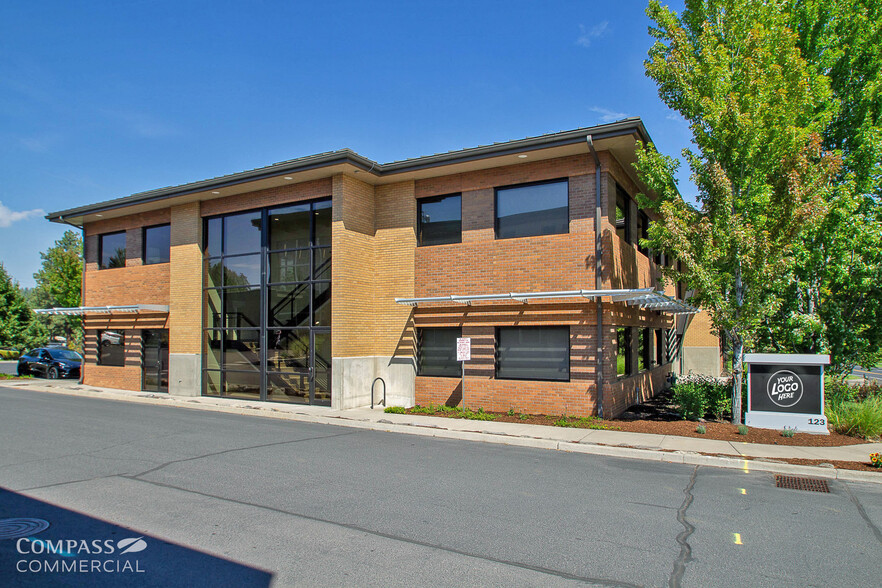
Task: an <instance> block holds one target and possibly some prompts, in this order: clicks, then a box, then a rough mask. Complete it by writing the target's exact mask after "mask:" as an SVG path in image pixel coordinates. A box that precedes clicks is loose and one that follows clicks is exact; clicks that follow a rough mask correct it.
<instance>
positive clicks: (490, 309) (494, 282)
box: [84, 151, 715, 415]
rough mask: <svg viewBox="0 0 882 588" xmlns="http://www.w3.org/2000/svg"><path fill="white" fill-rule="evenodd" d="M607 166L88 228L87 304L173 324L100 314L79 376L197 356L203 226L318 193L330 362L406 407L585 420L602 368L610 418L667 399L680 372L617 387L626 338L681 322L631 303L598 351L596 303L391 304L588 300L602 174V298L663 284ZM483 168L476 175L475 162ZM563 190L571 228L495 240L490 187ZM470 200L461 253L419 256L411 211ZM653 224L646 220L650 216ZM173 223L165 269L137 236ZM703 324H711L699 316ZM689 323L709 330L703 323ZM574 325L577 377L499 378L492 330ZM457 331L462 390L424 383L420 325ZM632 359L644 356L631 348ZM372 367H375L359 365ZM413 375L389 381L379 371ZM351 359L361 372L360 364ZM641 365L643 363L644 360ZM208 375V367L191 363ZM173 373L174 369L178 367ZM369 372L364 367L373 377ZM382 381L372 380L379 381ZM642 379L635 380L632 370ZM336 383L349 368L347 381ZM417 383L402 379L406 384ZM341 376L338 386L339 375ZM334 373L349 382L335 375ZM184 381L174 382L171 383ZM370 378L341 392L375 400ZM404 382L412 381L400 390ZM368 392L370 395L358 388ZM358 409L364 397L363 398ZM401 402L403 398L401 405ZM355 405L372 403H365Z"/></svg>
mask: <svg viewBox="0 0 882 588" xmlns="http://www.w3.org/2000/svg"><path fill="white" fill-rule="evenodd" d="M599 156H600V163H601V167H600V169H595V164H594V159H593V157H591V156H590V155H589V154H587V153H581V154H577V155H566V156H562V157H551V158H547V159H539V160H530V161H526V160H525V161H520V160H513V159H512V160H509V161H516V162H515V163H508V164H505V165H500V164H498V163H495V164H493V165H487V166H486V168H484V169H472V170H470V171H463V172H459V173H450V172H445V171H444V168H443V167H440V168H439V169H437V170H434V171H433V173H432V174H426V173H422V174H419V175H417V176H415V177H413V178H409V179H402V180H400V181H396V180H395V179H394V178H384V179H382V181H378V180H377V179H376V178H375V177H373V176H370V175H369V174H368V173H365V172H360V171H351V170H350V171H347V172H345V173H343V172H340V171H339V169H335V170H333V171H329V172H328V175H327V176H326V177H319V178H315V177H314V176H315V173H312V176H313V177H312V178H311V179H309V180H306V181H297V178H292V180H291V183H290V184H287V185H283V186H276V187H272V188H266V189H261V190H253V191H242V193H238V194H235V195H229V196H218V195H215V194H214V193H212V195H210V196H209V195H208V194H207V193H206V195H205V197H203V198H201V199H192V198H191V199H190V200H189V201H181V202H179V203H174V205H169V206H167V207H165V208H159V209H158V210H154V211H150V212H142V213H138V214H130V215H125V216H120V217H117V218H112V219H102V220H94V221H91V222H87V223H85V225H84V226H85V258H86V265H85V276H84V283H85V295H84V304H85V305H87V306H97V305H117V304H163V305H168V306H169V309H170V310H169V313H168V314H167V315H165V314H160V315H149V314H142V315H136V316H125V317H121V316H110V317H108V316H107V315H95V316H89V317H87V318H86V320H85V326H86V327H85V328H86V350H87V352H86V364H85V366H84V375H85V381H86V383H89V384H94V385H101V386H110V387H118V388H128V389H140V387H141V378H142V373H141V339H140V337H141V332H142V330H143V329H153V328H157V329H160V328H166V329H169V335H170V336H169V340H170V352H171V354H172V355H188V356H194V357H195V356H201V353H202V346H203V334H202V316H203V312H204V309H203V286H204V284H203V275H205V273H206V272H205V267H204V266H205V261H204V260H203V251H202V238H203V237H202V227H203V221H204V219H205V218H207V217H212V216H215V215H221V214H228V213H233V212H240V211H245V210H253V209H257V208H263V207H269V206H274V205H285V204H291V203H295V202H301V201H307V200H314V199H318V198H331V199H332V205H333V210H332V238H331V246H332V252H333V253H332V258H333V263H332V266H331V281H332V305H331V313H332V314H331V316H332V318H331V337H332V356H333V361H334V362H335V364H336V363H338V362H339V364H340V365H343V364H344V363H346V362H350V363H346V365H350V366H352V370H355V371H354V372H351V373H356V372H358V370H362V371H361V372H358V373H362V374H363V378H368V377H370V378H372V377H373V376H374V375H383V376H384V377H387V378H388V377H392V378H400V377H402V376H401V374H405V375H404V377H405V379H406V378H408V377H409V378H410V381H411V383H410V386H411V392H410V396H409V398H411V399H412V400H410V401H409V402H413V401H415V402H416V403H421V404H427V403H435V404H438V403H447V404H460V405H466V406H469V407H473V408H477V407H483V408H485V409H488V410H508V409H510V408H513V409H515V410H518V411H525V412H529V413H537V414H552V415H557V414H564V413H566V414H571V415H588V414H596V413H597V412H598V408H599V407H598V405H597V402H598V396H599V395H598V390H597V379H598V369H600V370H602V372H603V373H602V375H603V381H604V388H603V397H604V406H603V409H604V413H605V414H606V415H611V414H612V415H615V414H618V413H620V412H622V411H623V410H624V409H625V408H627V406H629V405H630V404H633V403H635V402H639V401H641V400H645V399H646V398H648V397H650V396H652V395H653V394H655V393H657V392H658V390H660V389H661V387H662V386H663V385H664V382H665V378H666V376H667V375H668V373H669V372H670V371H671V367H672V366H671V365H670V364H665V365H662V366H655V367H653V368H651V369H649V370H645V371H643V372H641V373H636V374H635V375H632V376H629V377H626V378H618V377H617V376H616V349H615V340H616V330H615V329H616V327H625V326H633V327H639V328H652V329H661V328H671V327H672V326H673V320H672V318H671V315H667V314H659V313H657V312H653V311H649V310H640V309H639V308H637V307H633V306H627V305H625V304H624V303H613V302H612V301H611V300H610V299H608V298H607V299H604V301H603V317H602V321H603V331H602V340H598V329H597V306H596V305H595V303H594V302H593V301H590V300H583V301H576V300H573V299H569V300H567V301H565V302H561V301H552V300H536V301H531V302H530V303H529V304H523V303H520V302H515V301H510V302H508V301H507V302H495V303H480V302H478V303H474V304H472V305H471V306H464V305H452V306H451V305H423V304H421V305H420V306H419V307H418V308H411V307H408V306H403V305H400V304H397V303H396V302H395V298H396V297H401V298H409V297H429V296H446V295H449V294H459V295H469V294H472V295H474V294H488V293H505V292H536V291H558V290H578V289H594V287H595V262H596V260H595V218H594V215H595V189H596V175H595V174H598V173H599V174H600V178H601V180H600V188H601V194H600V201H601V214H602V218H601V230H602V232H601V243H602V283H603V286H604V288H613V289H617V288H644V287H655V288H660V289H661V288H663V289H664V290H665V292H667V293H669V294H674V292H675V287H674V285H673V284H665V283H664V281H663V280H661V277H660V272H659V269H658V268H657V267H656V264H655V262H654V260H653V259H650V258H649V257H647V256H646V255H644V254H643V253H641V252H639V251H638V247H637V245H636V239H637V236H636V218H637V205H636V203H632V204H631V206H632V210H631V223H632V234H634V235H635V239H634V241H635V243H626V242H624V241H623V240H622V239H620V238H619V237H618V236H617V234H616V229H615V226H614V223H613V222H611V220H610V211H611V210H615V195H616V185H617V184H618V185H621V186H622V187H623V188H624V189H625V191H627V192H628V193H629V194H630V195H631V196H632V197H633V196H634V195H636V193H637V192H639V191H640V189H639V186H638V184H637V183H636V181H635V179H634V177H633V174H632V173H631V172H630V171H628V170H629V166H626V165H623V164H622V163H620V161H619V160H618V159H617V158H616V157H615V156H614V155H613V154H612V153H611V152H608V151H601V152H600V153H599ZM473 167H480V166H473ZM556 179H566V180H567V181H568V189H569V219H568V221H569V222H568V232H567V233H564V234H552V235H542V236H535V237H523V238H511V239H496V236H495V219H496V214H495V190H496V189H497V188H500V187H507V186H513V185H519V184H524V183H530V182H541V181H548V180H556ZM448 194H460V195H461V203H462V239H461V242H460V243H454V244H448V245H437V246H428V247H420V246H417V231H418V219H417V204H418V201H419V199H420V198H427V197H433V196H441V195H448ZM650 217H651V215H650ZM162 223H170V224H171V248H170V262H169V263H165V264H156V265H142V259H141V249H142V247H143V243H142V235H143V227H146V226H152V225H156V224H162ZM116 231H126V254H127V258H126V264H125V267H123V268H116V269H106V270H98V259H97V258H98V236H99V235H100V234H104V233H109V232H116ZM699 316H701V315H699ZM695 324H697V325H699V326H700V329H701V330H703V331H707V330H708V325H707V324H706V321H705V319H704V318H702V319H700V321H698V322H696V323H695ZM540 325H545V326H566V327H568V328H569V343H570V379H569V381H568V382H548V381H533V380H505V379H499V378H497V377H496V370H495V353H496V341H495V333H496V328H497V327H504V326H540ZM441 326H457V327H461V328H462V333H463V336H465V337H471V338H472V354H473V355H472V360H471V361H470V362H469V363H468V364H467V367H466V374H465V376H466V377H465V390H464V391H463V389H462V384H461V380H460V379H459V378H439V377H426V376H414V375H413V374H414V369H415V367H414V366H415V362H416V355H417V340H416V333H417V331H416V330H417V329H418V328H422V327H441ZM101 329H116V330H124V331H125V332H126V340H125V357H126V360H125V366H122V367H113V366H100V365H96V356H95V348H96V345H97V337H98V332H99V330H101ZM686 340H687V342H689V343H690V344H695V345H714V344H715V339H714V338H713V337H712V336H710V335H707V334H705V335H694V334H687V339H686ZM632 355H634V356H635V357H636V341H635V342H634V349H633V350H632ZM366 358H371V360H372V361H374V362H375V363H374V364H372V365H373V366H374V367H370V368H366V367H365V366H366V365H368V364H366V363H364V362H363V363H358V361H361V360H366ZM376 361H380V362H381V363H384V364H386V367H388V365H392V364H398V365H399V366H410V367H409V368H408V369H409V370H410V371H409V372H408V371H407V369H405V370H404V371H400V370H399V371H398V372H395V373H394V374H392V373H391V372H388V371H383V370H384V369H385V368H384V367H383V366H382V365H380V366H379V367H377V366H378V365H379V364H377V363H376ZM353 362H354V363H353ZM634 362H635V365H636V359H635V360H634ZM193 365H196V366H197V367H196V368H195V369H196V370H197V371H198V370H199V369H200V368H199V367H198V366H199V365H201V364H193ZM173 367H174V366H173ZM334 369H335V372H334V373H335V376H334V378H335V381H334V382H333V391H334V392H333V394H336V395H341V394H344V395H350V394H355V393H354V392H352V391H351V390H350V388H347V387H344V384H343V382H342V381H341V380H342V379H343V378H349V377H350V376H347V375H346V373H347V372H345V371H341V370H338V369H337V367H335V368H334ZM365 370H367V371H365ZM371 370H372V371H371ZM635 371H636V370H635ZM338 372H340V373H338ZM408 373H409V374H410V375H409V376H407V374H408ZM341 374H342V375H341ZM338 378H339V380H338ZM171 380H172V381H174V380H175V375H174V374H172V375H171ZM369 385H370V382H369V381H356V382H354V383H353V382H349V381H348V380H347V383H346V386H349V387H353V386H354V387H355V388H359V389H362V388H364V389H369V388H368V387H369ZM405 387H406V386H405ZM359 393H360V392H359ZM359 398H361V397H360V396H359ZM403 398H405V400H402V402H405V403H407V402H408V401H407V400H406V398H408V396H407V394H405V395H404V397H403ZM359 402H362V403H365V402H364V401H363V400H359Z"/></svg>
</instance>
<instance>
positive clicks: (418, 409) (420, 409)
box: [410, 404, 438, 414]
mask: <svg viewBox="0 0 882 588" xmlns="http://www.w3.org/2000/svg"><path fill="white" fill-rule="evenodd" d="M436 412H438V411H437V410H435V407H434V406H432V405H431V404H430V405H429V406H420V405H419V404H417V405H416V406H414V407H413V408H411V409H410V414H435V413H436Z"/></svg>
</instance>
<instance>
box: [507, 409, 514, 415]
mask: <svg viewBox="0 0 882 588" xmlns="http://www.w3.org/2000/svg"><path fill="white" fill-rule="evenodd" d="M514 415H515V409H513V408H509V409H508V416H514Z"/></svg>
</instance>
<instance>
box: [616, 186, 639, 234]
mask: <svg viewBox="0 0 882 588" xmlns="http://www.w3.org/2000/svg"><path fill="white" fill-rule="evenodd" d="M620 199H621V200H622V201H623V202H622V211H623V212H624V213H625V218H624V219H622V220H624V221H625V222H624V225H625V235H624V241H625V243H633V242H634V234H633V231H632V230H631V202H632V201H633V198H631V195H630V194H628V193H627V192H626V191H625V189H624V188H623V187H622V186H621V185H620V184H619V183H618V182H617V183H616V204H615V207H616V208H618V207H619V200H620ZM612 225H613V227H615V229H616V234H617V235H618V229H619V225H618V219H617V218H615V217H613V223H612ZM619 238H620V239H621V238H622V237H619Z"/></svg>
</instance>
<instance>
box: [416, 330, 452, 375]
mask: <svg viewBox="0 0 882 588" xmlns="http://www.w3.org/2000/svg"><path fill="white" fill-rule="evenodd" d="M417 337H418V340H419V348H418V350H417V374H418V375H420V376H449V377H457V378H458V377H460V376H461V375H462V364H460V363H459V362H458V361H456V340H457V339H458V338H459V337H462V329H460V328H458V327H454V328H450V327H439V328H422V329H419V331H418V332H417Z"/></svg>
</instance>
